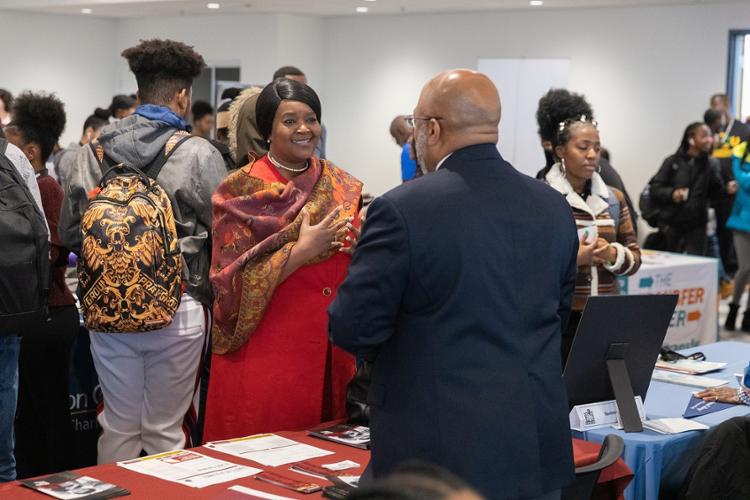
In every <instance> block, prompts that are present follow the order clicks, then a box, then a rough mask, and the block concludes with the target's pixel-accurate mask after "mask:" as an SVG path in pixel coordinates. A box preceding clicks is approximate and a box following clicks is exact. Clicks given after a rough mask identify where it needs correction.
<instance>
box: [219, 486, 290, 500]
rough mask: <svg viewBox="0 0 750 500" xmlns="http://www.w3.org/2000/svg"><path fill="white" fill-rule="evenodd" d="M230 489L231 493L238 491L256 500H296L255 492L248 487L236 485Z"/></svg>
mask: <svg viewBox="0 0 750 500" xmlns="http://www.w3.org/2000/svg"><path fill="white" fill-rule="evenodd" d="M229 489H230V490H231V491H236V492H237V493H243V494H245V495H250V496H252V497H255V498H265V499H267V500H294V499H293V498H292V497H282V496H279V495H274V494H272V493H266V492H265V491H260V490H254V489H252V488H248V487H247V486H239V485H235V486H232V487H230V488H229Z"/></svg>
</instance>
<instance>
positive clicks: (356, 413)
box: [346, 360, 372, 426]
mask: <svg viewBox="0 0 750 500" xmlns="http://www.w3.org/2000/svg"><path fill="white" fill-rule="evenodd" d="M371 371H372V363H371V362H369V361H365V360H360V361H359V365H358V366H357V373H355V374H354V378H353V379H352V380H351V382H349V385H348V386H347V387H346V414H347V415H348V416H349V423H350V424H358V425H367V426H369V425H370V406H369V405H368V404H367V392H368V391H369V389H370V373H371Z"/></svg>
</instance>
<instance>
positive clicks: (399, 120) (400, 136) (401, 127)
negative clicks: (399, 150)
mask: <svg viewBox="0 0 750 500" xmlns="http://www.w3.org/2000/svg"><path fill="white" fill-rule="evenodd" d="M413 132H414V130H412V128H411V127H410V126H409V125H407V124H406V117H405V116H404V115H398V116H397V117H396V118H394V119H393V121H392V122H391V136H392V137H393V139H394V140H395V141H396V144H398V145H399V146H402V147H403V145H404V144H406V142H407V141H408V140H409V139H410V138H411V135H412V133H413Z"/></svg>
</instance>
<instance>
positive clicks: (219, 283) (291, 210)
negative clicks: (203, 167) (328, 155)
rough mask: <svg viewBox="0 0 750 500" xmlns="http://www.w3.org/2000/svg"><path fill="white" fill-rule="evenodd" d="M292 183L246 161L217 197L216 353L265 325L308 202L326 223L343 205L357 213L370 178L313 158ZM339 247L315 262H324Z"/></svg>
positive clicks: (314, 217)
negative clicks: (268, 176)
mask: <svg viewBox="0 0 750 500" xmlns="http://www.w3.org/2000/svg"><path fill="white" fill-rule="evenodd" d="M310 161H311V165H310V168H308V169H307V170H306V171H305V172H304V173H303V174H300V175H299V176H297V177H295V178H294V179H292V180H290V181H289V182H288V183H287V184H286V185H284V184H282V183H279V182H267V181H265V180H263V179H259V178H257V177H253V176H252V175H251V174H250V167H251V166H252V165H249V166H246V167H244V168H242V169H239V170H237V171H235V172H233V173H232V174H230V175H229V176H228V177H227V178H226V179H225V180H224V182H222V183H221V184H220V185H219V187H218V188H217V189H216V191H215V192H214V194H213V196H212V199H211V201H212V205H213V223H212V224H213V252H212V258H211V269H210V273H209V277H210V280H211V284H212V285H213V287H214V292H215V294H216V298H215V301H214V308H213V328H212V338H213V340H212V345H213V352H214V353H215V354H226V353H229V352H232V351H235V350H237V349H239V348H240V347H241V346H242V345H243V344H244V343H245V342H246V341H247V339H248V338H249V337H250V334H252V332H253V331H254V330H255V328H256V327H257V326H258V324H259V323H260V321H261V319H262V318H263V314H264V312H265V310H266V307H267V306H268V303H269V302H270V300H271V297H272V296H273V293H274V290H276V287H277V286H278V285H279V278H280V276H281V272H282V270H283V269H284V266H285V265H286V262H287V260H288V259H289V253H290V252H291V250H292V247H293V246H294V244H295V242H296V241H297V238H298V236H299V229H300V226H301V225H302V215H301V211H302V208H303V207H306V208H307V210H308V212H309V214H310V224H318V223H319V222H320V221H321V220H322V219H323V218H324V217H325V216H326V215H327V214H328V213H330V212H331V210H333V209H334V208H336V207H337V206H339V205H342V206H343V210H342V212H341V213H340V214H339V217H340V218H345V217H349V216H354V215H356V212H357V210H358V208H359V200H360V195H361V190H362V183H361V182H360V181H358V180H357V179H355V178H354V177H352V176H351V175H349V174H347V173H346V172H344V171H343V170H341V169H339V168H337V167H335V166H333V165H330V164H328V163H327V162H325V161H323V162H321V161H320V160H318V159H317V158H311V160H310ZM337 251H338V250H337V249H332V250H330V251H328V252H326V253H325V254H323V255H321V256H319V257H317V258H316V259H314V260H312V261H310V262H309V263H314V262H322V261H324V260H326V259H328V258H330V257H331V256H332V255H334V254H335V253H336V252H337Z"/></svg>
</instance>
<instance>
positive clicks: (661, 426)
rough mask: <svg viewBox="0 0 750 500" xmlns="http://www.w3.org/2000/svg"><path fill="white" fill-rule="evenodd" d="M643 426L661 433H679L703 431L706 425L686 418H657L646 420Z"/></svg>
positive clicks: (706, 427)
mask: <svg viewBox="0 0 750 500" xmlns="http://www.w3.org/2000/svg"><path fill="white" fill-rule="evenodd" d="M643 427H645V428H647V429H651V430H652V431H656V432H659V433H661V434H679V433H681V432H687V431H705V430H706V429H708V426H707V425H705V424H702V423H700V422H696V421H695V420H688V419H686V418H658V419H655V420H646V421H645V422H643Z"/></svg>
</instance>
